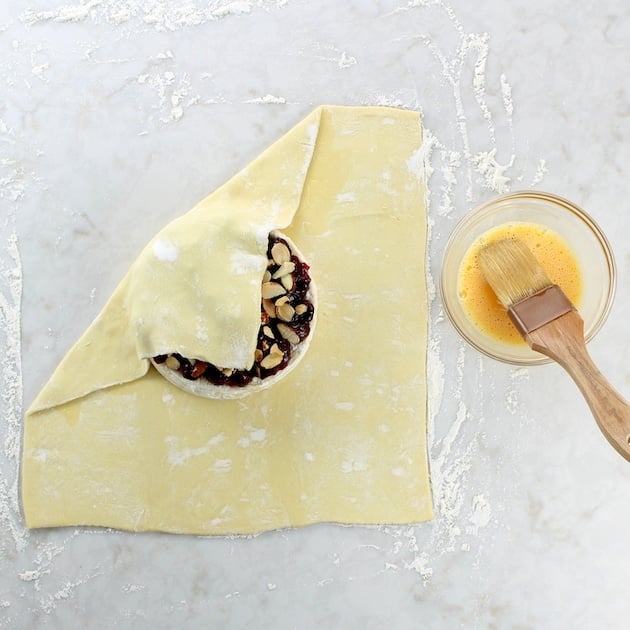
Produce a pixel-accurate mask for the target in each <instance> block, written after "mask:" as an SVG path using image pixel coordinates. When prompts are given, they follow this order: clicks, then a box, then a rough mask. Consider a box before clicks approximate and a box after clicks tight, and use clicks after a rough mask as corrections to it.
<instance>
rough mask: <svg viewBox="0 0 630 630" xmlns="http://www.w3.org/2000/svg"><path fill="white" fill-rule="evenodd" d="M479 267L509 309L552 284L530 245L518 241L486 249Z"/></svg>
mask: <svg viewBox="0 0 630 630" xmlns="http://www.w3.org/2000/svg"><path fill="white" fill-rule="evenodd" d="M479 267H480V269H481V273H482V274H483V276H484V278H485V279H486V282H487V283H488V284H489V285H490V287H491V288H492V290H493V291H494V292H495V293H496V296H497V298H499V302H501V304H503V306H504V307H505V308H506V309H509V308H510V307H511V306H512V305H513V304H516V303H517V302H520V301H521V300H524V299H525V298H528V297H529V296H530V295H533V294H534V293H536V292H538V291H540V290H542V289H544V288H545V287H548V286H550V285H551V284H553V283H552V282H551V280H550V279H549V277H548V276H547V274H546V273H545V270H544V269H543V268H542V267H541V266H540V264H539V263H538V261H537V260H536V258H535V256H534V254H532V252H531V251H530V249H529V248H528V247H527V245H525V243H523V241H520V240H519V239H517V238H506V239H502V240H499V241H494V242H492V243H489V244H488V245H486V246H484V247H483V248H482V249H481V251H480V252H479Z"/></svg>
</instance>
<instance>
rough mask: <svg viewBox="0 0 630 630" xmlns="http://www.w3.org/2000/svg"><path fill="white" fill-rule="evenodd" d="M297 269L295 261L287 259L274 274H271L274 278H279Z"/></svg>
mask: <svg viewBox="0 0 630 630" xmlns="http://www.w3.org/2000/svg"><path fill="white" fill-rule="evenodd" d="M294 271H295V263H294V262H293V261H292V260H287V261H286V262H283V263H282V264H281V265H280V266H279V267H278V269H276V271H275V272H274V274H273V276H271V277H272V278H273V279H274V280H277V279H278V278H282V277H283V276H287V275H289V274H290V273H293V272H294Z"/></svg>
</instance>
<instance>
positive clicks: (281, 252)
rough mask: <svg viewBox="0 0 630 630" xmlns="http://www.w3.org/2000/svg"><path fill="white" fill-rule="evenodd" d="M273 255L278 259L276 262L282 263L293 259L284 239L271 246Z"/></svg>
mask: <svg viewBox="0 0 630 630" xmlns="http://www.w3.org/2000/svg"><path fill="white" fill-rule="evenodd" d="M271 257H272V258H273V259H274V260H275V261H276V263H278V264H279V265H281V264H282V263H283V262H288V261H289V260H291V252H290V251H289V248H288V247H287V246H286V245H285V244H284V243H283V242H282V241H278V242H277V243H276V244H275V245H274V246H273V247H272V248H271Z"/></svg>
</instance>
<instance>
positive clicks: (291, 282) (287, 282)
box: [280, 274, 295, 291]
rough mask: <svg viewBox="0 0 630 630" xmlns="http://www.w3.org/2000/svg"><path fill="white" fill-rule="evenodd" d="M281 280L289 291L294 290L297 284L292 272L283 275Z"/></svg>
mask: <svg viewBox="0 0 630 630" xmlns="http://www.w3.org/2000/svg"><path fill="white" fill-rule="evenodd" d="M280 282H281V283H282V286H283V287H284V288H285V289H286V290H287V291H292V290H293V286H294V285H295V280H294V279H293V276H292V275H291V274H288V275H286V276H282V278H280Z"/></svg>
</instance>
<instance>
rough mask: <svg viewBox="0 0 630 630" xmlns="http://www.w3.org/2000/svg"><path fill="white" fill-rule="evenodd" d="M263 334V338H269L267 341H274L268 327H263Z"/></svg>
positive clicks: (271, 331)
mask: <svg viewBox="0 0 630 630" xmlns="http://www.w3.org/2000/svg"><path fill="white" fill-rule="evenodd" d="M263 334H264V335H265V337H269V339H275V336H274V334H273V330H271V328H269V326H263Z"/></svg>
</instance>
